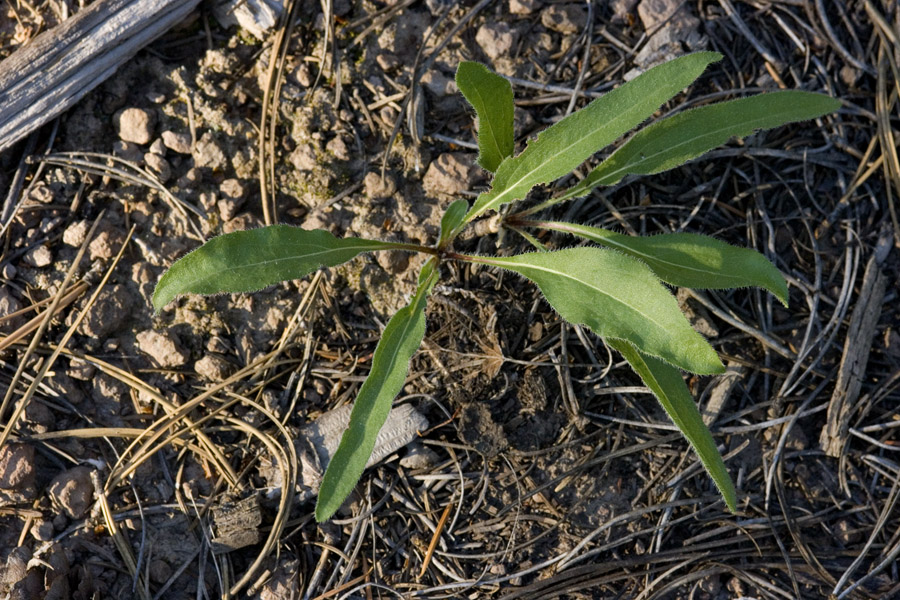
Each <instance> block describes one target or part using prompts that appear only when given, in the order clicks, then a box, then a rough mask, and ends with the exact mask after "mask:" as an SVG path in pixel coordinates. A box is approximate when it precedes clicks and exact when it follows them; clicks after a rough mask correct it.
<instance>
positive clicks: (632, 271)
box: [479, 248, 724, 374]
mask: <svg viewBox="0 0 900 600" xmlns="http://www.w3.org/2000/svg"><path fill="white" fill-rule="evenodd" d="M479 262H484V263H486V264H491V265H496V266H499V267H503V268H505V269H509V270H511V271H515V272H517V273H519V274H521V275H524V276H525V277H527V278H528V279H530V280H531V281H533V282H534V283H536V284H537V286H538V287H539V288H540V289H541V291H542V292H543V293H544V296H545V297H546V298H547V301H548V302H549V303H550V305H551V306H553V308H554V309H556V311H557V312H558V313H559V314H560V316H561V317H562V318H564V319H565V320H566V321H569V322H570V323H575V324H579V325H586V326H587V327H589V328H590V329H591V331H593V332H594V333H596V334H597V335H599V336H601V337H606V338H616V339H622V340H627V341H629V342H631V343H633V344H634V345H635V346H637V347H638V348H640V349H641V350H642V351H643V352H646V353H647V354H650V355H653V356H657V357H659V358H661V359H663V360H665V361H666V362H668V363H671V364H673V365H675V366H677V367H680V368H682V369H685V370H687V371H692V372H694V373H704V374H710V373H721V372H722V371H723V370H724V367H723V366H722V363H721V362H720V361H719V357H718V355H716V352H715V350H713V349H712V347H711V346H710V345H709V344H708V343H707V342H706V340H704V339H703V336H701V335H700V334H699V333H697V332H696V331H694V330H693V329H692V328H691V326H690V324H689V323H688V322H687V319H685V317H684V315H683V314H682V313H681V310H679V308H678V303H677V302H676V301H675V297H674V296H672V294H671V292H669V290H668V289H666V287H665V286H664V285H663V284H662V283H660V281H659V279H658V278H657V277H656V275H654V274H653V272H652V271H651V270H650V268H649V267H648V266H647V265H645V264H644V263H642V262H641V261H639V260H636V259H634V258H631V257H630V256H626V255H624V254H621V253H619V252H615V251H613V250H605V249H603V248H569V249H566V250H556V251H553V252H536V253H531V254H520V255H518V256H512V257H508V258H494V257H491V258H479Z"/></svg>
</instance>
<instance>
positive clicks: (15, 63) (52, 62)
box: [0, 0, 199, 151]
mask: <svg viewBox="0 0 900 600" xmlns="http://www.w3.org/2000/svg"><path fill="white" fill-rule="evenodd" d="M198 3H199V0H97V2H95V3H94V4H92V5H91V6H89V7H88V8H86V9H84V10H82V11H81V12H79V13H78V14H77V15H75V16H74V17H72V18H71V19H68V20H66V21H65V22H63V23H61V24H60V25H58V26H56V27H54V28H53V29H50V30H48V31H45V32H44V33H42V34H40V35H39V36H37V37H36V38H34V39H33V40H32V41H31V42H30V43H28V44H27V45H25V46H23V47H22V48H20V49H19V50H17V51H16V52H15V53H13V55H12V56H10V57H9V58H7V59H6V60H4V61H3V62H2V63H0V151H3V150H5V149H6V148H8V147H9V146H11V145H12V144H13V143H15V142H16V141H18V140H20V139H21V138H23V137H24V136H26V135H28V134H29V133H31V132H32V131H34V130H35V129H37V128H38V127H40V126H41V125H43V124H45V123H47V122H48V121H50V120H51V119H53V118H55V117H57V116H58V115H59V114H61V113H62V112H64V111H65V110H67V109H68V108H70V107H71V106H72V105H73V104H75V103H76V102H78V101H79V100H80V99H81V98H82V97H84V95H85V94H87V93H88V92H89V91H91V90H92V89H93V88H95V87H96V86H97V85H99V84H100V83H102V82H103V81H104V80H106V79H107V78H108V77H109V76H110V75H112V74H113V73H114V72H115V71H116V69H118V68H119V66H120V65H122V63H124V62H125V61H127V60H128V59H129V58H131V57H132V56H134V55H135V54H136V53H137V51H138V50H140V49H141V48H143V47H144V46H146V45H147V44H149V43H150V42H152V41H153V40H155V39H156V38H158V37H159V36H161V35H162V34H163V33H165V32H166V31H168V30H169V29H170V28H171V27H172V26H173V25H175V24H177V23H178V22H180V21H182V20H183V19H184V18H185V17H187V15H188V14H189V13H190V12H191V10H193V9H194V7H195V6H197V4H198Z"/></svg>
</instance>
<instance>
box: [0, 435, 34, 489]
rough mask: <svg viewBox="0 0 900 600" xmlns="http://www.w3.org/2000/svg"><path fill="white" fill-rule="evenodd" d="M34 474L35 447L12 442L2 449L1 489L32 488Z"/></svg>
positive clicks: (0, 459) (0, 449)
mask: <svg viewBox="0 0 900 600" xmlns="http://www.w3.org/2000/svg"><path fill="white" fill-rule="evenodd" d="M34 474H35V466H34V446H31V445H28V444H17V443H15V442H12V443H9V444H6V445H5V446H3V447H2V448H0V489H3V490H21V489H24V488H27V487H30V486H31V485H32V484H33V483H34Z"/></svg>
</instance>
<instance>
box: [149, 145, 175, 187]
mask: <svg viewBox="0 0 900 600" xmlns="http://www.w3.org/2000/svg"><path fill="white" fill-rule="evenodd" d="M144 163H145V164H146V165H147V166H148V167H150V169H151V170H153V171H155V172H156V174H157V175H158V176H159V180H160V182H161V183H165V182H167V181H168V180H169V179H171V178H172V166H171V165H170V164H169V161H167V160H166V159H165V158H163V157H162V156H160V155H159V154H154V153H153V152H148V153H147V154H145V155H144Z"/></svg>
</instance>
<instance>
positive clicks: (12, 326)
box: [0, 277, 25, 333]
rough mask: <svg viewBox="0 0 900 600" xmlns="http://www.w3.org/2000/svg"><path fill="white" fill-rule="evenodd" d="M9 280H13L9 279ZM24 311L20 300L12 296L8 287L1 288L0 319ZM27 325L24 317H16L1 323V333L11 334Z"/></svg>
mask: <svg viewBox="0 0 900 600" xmlns="http://www.w3.org/2000/svg"><path fill="white" fill-rule="evenodd" d="M7 279H12V278H11V277H8V278H7ZM21 309H22V303H21V302H19V299H18V298H16V297H15V296H13V295H12V292H11V291H10V290H9V288H7V287H5V286H4V287H0V317H5V316H8V315H11V314H12V313H14V312H16V311H19V310H21ZM24 323H25V320H24V319H23V318H22V317H16V318H14V319H10V320H7V321H3V322H2V323H0V331H2V332H5V333H9V332H12V331H15V330H16V329H18V328H19V327H20V326H21V325H23V324H24Z"/></svg>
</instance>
